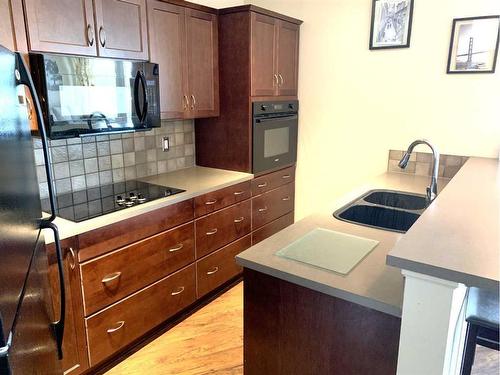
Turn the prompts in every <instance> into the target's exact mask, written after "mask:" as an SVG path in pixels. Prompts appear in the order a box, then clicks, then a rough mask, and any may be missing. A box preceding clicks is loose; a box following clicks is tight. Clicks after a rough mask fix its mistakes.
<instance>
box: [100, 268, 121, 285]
mask: <svg viewBox="0 0 500 375" xmlns="http://www.w3.org/2000/svg"><path fill="white" fill-rule="evenodd" d="M121 275H122V273H121V272H120V271H118V272H113V273H110V274H109V275H106V276H104V278H103V279H102V280H101V282H102V283H103V284H106V283H109V282H111V281H113V280H116V279H118V278H119V277H120V276H121Z"/></svg>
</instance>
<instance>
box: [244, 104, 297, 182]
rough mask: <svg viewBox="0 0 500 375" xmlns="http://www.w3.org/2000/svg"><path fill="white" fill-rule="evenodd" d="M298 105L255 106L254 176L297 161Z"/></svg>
mask: <svg viewBox="0 0 500 375" xmlns="http://www.w3.org/2000/svg"><path fill="white" fill-rule="evenodd" d="M298 110H299V102H298V101H297V100H291V101H276V102H254V103H253V173H254V174H262V173H263V172H267V171H272V170H276V169H279V168H281V167H285V166H288V165H291V164H293V163H295V162H296V161H297V133H298Z"/></svg>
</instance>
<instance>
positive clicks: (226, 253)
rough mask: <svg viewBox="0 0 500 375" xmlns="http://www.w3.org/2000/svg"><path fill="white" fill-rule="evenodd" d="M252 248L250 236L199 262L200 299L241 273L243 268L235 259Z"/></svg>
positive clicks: (197, 269) (197, 263)
mask: <svg viewBox="0 0 500 375" xmlns="http://www.w3.org/2000/svg"><path fill="white" fill-rule="evenodd" d="M250 246H251V241H250V235H248V236H245V237H243V238H241V239H239V240H238V241H235V242H233V243H231V244H229V245H227V246H225V247H223V248H222V249H220V250H217V251H215V252H214V253H212V254H210V255H207V256H206V257H205V258H203V259H200V260H199V261H197V262H196V274H197V278H198V298H200V297H202V296H204V295H205V294H207V293H209V292H211V291H212V290H214V289H215V288H217V287H218V286H221V285H222V284H224V283H225V282H226V281H228V280H230V279H231V278H233V277H234V276H236V275H238V274H239V273H241V272H242V270H243V268H242V267H240V266H239V265H238V264H237V263H236V261H235V259H234V257H235V256H236V255H238V254H239V253H241V252H242V251H244V250H246V249H248V248H249V247H250Z"/></svg>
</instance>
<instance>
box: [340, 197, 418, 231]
mask: <svg viewBox="0 0 500 375" xmlns="http://www.w3.org/2000/svg"><path fill="white" fill-rule="evenodd" d="M427 206H428V201H427V198H426V196H425V195H422V194H414V193H406V192H402V191H394V190H385V189H376V190H370V191H368V192H367V193H365V194H363V195H362V196H360V197H359V198H357V199H355V200H354V201H352V202H351V203H349V204H347V205H345V206H344V207H342V208H340V209H338V210H337V211H335V212H334V213H333V216H334V217H336V218H337V219H339V220H343V221H347V222H350V223H354V224H360V225H364V226H368V227H372V228H377V229H383V230H389V231H393V232H399V233H406V231H408V229H410V227H411V226H412V225H413V224H414V223H415V221H417V219H418V218H419V216H420V215H421V214H422V212H424V210H425V209H426V208H427Z"/></svg>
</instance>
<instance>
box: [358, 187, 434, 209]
mask: <svg viewBox="0 0 500 375" xmlns="http://www.w3.org/2000/svg"><path fill="white" fill-rule="evenodd" d="M363 200H365V201H366V202H369V203H373V204H378V205H381V206H388V207H396V208H402V209H405V210H423V209H425V208H426V207H427V198H426V197H425V196H424V195H419V194H410V193H402V192H398V191H390V190H374V191H372V192H370V193H369V194H368V195H366V196H365V197H364V198H363Z"/></svg>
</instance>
